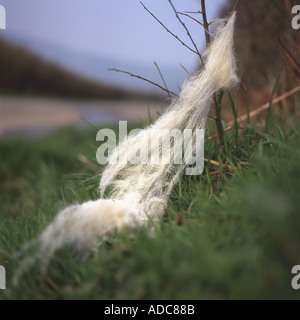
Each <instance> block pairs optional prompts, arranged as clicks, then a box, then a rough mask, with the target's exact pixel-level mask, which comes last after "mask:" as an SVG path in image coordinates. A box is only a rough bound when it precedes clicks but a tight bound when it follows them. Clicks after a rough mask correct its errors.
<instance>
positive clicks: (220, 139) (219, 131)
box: [201, 0, 224, 149]
mask: <svg viewBox="0 0 300 320" xmlns="http://www.w3.org/2000/svg"><path fill="white" fill-rule="evenodd" d="M201 11H202V17H203V25H204V31H205V40H206V47H207V48H208V47H209V46H210V41H211V39H210V34H209V29H208V28H209V23H208V21H207V16H206V8H205V0H201ZM220 107H221V106H220V105H219V104H218V101H217V95H216V93H214V94H213V108H214V113H215V118H216V120H215V124H216V130H217V139H218V143H219V144H220V149H223V147H224V128H223V125H222V120H221V115H220V112H219V110H220Z"/></svg>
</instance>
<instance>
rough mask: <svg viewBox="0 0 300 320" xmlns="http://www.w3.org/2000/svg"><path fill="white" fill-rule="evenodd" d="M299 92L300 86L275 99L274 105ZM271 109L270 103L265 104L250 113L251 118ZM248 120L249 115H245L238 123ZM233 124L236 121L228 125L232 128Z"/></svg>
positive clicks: (239, 118)
mask: <svg viewBox="0 0 300 320" xmlns="http://www.w3.org/2000/svg"><path fill="white" fill-rule="evenodd" d="M298 91H300V86H298V87H295V88H294V89H292V90H290V91H287V92H285V93H284V94H282V95H281V96H279V97H277V98H275V99H273V101H272V103H273V104H275V103H278V102H280V101H282V100H284V99H286V98H288V97H290V96H291V95H293V94H295V93H296V92H298ZM269 107H270V102H267V103H265V104H264V105H262V106H261V107H259V108H257V109H255V110H253V111H251V112H250V113H249V118H253V117H255V116H256V115H258V114H259V113H261V112H262V111H264V110H267V109H268V108H269ZM247 118H248V114H244V115H242V116H240V117H238V123H241V122H243V121H245V120H247ZM233 122H234V121H230V122H229V123H228V125H229V126H231V125H232V124H233Z"/></svg>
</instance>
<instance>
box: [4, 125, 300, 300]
mask: <svg viewBox="0 0 300 320" xmlns="http://www.w3.org/2000/svg"><path fill="white" fill-rule="evenodd" d="M268 121H269V122H268V131H266V130H264V131H260V130H259V129H258V128H257V126H256V125H251V126H247V124H246V126H247V129H245V130H242V131H239V132H237V129H234V130H231V131H228V132H226V134H225V139H226V141H225V148H226V150H225V151H224V153H220V152H219V148H218V145H217V143H216V141H214V140H210V141H207V142H206V144H205V157H206V158H209V159H213V160H215V161H218V162H219V163H224V164H225V163H226V164H229V165H230V166H231V168H232V170H231V171H230V170H223V168H222V167H221V166H220V167H216V166H214V165H212V164H207V163H206V165H205V170H204V172H203V174H202V175H201V176H197V177H189V176H182V177H181V179H180V183H179V185H178V186H176V187H175V188H174V190H173V192H172V194H171V197H170V200H169V205H168V209H167V212H166V215H165V216H164V218H163V219H162V220H161V222H160V223H159V226H155V230H156V232H155V233H154V234H151V235H149V233H148V232H146V231H145V230H135V231H133V232H132V234H131V235H129V234H127V233H123V234H116V236H115V237H113V238H111V239H109V241H108V242H107V243H106V244H105V245H103V246H101V247H100V248H99V254H98V255H97V256H91V257H90V258H88V259H86V260H84V261H80V260H79V261H78V259H76V257H75V258H74V257H73V256H72V251H71V249H70V248H65V249H63V250H61V251H60V252H58V253H57V254H56V255H55V257H54V258H53V259H52V261H51V263H50V265H49V268H48V270H47V273H46V274H45V275H41V273H40V272H39V270H38V266H35V267H33V268H32V269H30V270H29V271H28V272H27V273H26V274H24V276H23V277H22V279H21V281H20V285H19V286H18V287H14V286H13V285H12V283H11V279H12V276H13V274H14V272H15V270H16V268H17V266H18V264H19V263H20V260H19V259H16V258H13V257H12V255H13V253H15V252H16V251H18V249H20V247H21V245H22V244H24V243H25V242H26V241H28V240H30V239H33V238H34V237H36V236H37V235H38V234H39V233H40V232H41V231H42V230H43V229H44V228H45V227H46V226H47V225H48V224H49V223H50V222H51V221H52V220H53V218H54V216H55V215H56V213H57V211H58V210H59V209H60V208H62V207H63V206H65V205H68V204H71V203H74V202H83V201H85V200H87V199H95V198H97V197H98V196H99V193H98V190H97V186H98V183H99V177H97V176H95V172H94V171H93V170H92V169H90V168H89V167H88V166H86V165H84V164H82V163H81V162H80V161H79V160H78V154H83V155H85V156H86V157H88V158H89V159H91V161H93V162H94V163H95V155H96V149H97V147H98V145H97V143H96V141H95V137H96V131H95V130H93V129H90V130H87V131H81V132H78V131H76V130H72V129H66V130H63V131H60V132H57V133H55V134H53V135H51V136H49V137H45V138H42V139H36V140H26V139H8V140H2V141H0V153H1V163H0V177H1V185H0V190H1V192H0V203H1V209H0V219H1V220H0V221H1V222H0V252H1V254H0V264H1V265H4V266H5V267H6V270H7V288H8V289H7V290H5V291H0V298H3V299H279V298H284V299H288V298H291V299H298V298H299V297H300V291H295V290H293V289H292V287H291V280H292V277H293V276H292V274H291V269H292V267H293V266H294V265H296V264H300V209H299V208H300V197H299V192H300V122H299V121H296V120H285V121H284V122H283V121H280V120H278V121H275V120H274V119H269V120H268ZM211 132H212V130H211V128H209V129H208V132H207V134H208V135H209V134H210V133H211ZM214 171H220V172H219V173H217V174H213V172H214ZM179 212H180V213H182V224H181V225H178V224H177V223H176V217H177V216H178V213H179Z"/></svg>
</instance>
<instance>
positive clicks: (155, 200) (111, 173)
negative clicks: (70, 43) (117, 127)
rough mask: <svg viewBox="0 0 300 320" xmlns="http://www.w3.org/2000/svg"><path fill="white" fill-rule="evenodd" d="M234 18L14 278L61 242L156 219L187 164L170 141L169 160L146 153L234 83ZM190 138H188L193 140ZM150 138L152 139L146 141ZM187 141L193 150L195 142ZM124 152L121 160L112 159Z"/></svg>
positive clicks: (196, 124) (87, 242) (202, 116)
mask: <svg viewBox="0 0 300 320" xmlns="http://www.w3.org/2000/svg"><path fill="white" fill-rule="evenodd" d="M235 17H236V14H235V13H233V14H232V15H231V17H230V18H229V19H228V20H225V19H224V20H219V21H218V24H217V27H215V28H214V29H215V33H214V34H213V37H214V40H213V41H212V43H211V45H210V46H209V48H208V49H207V50H206V51H205V52H204V54H203V57H204V61H205V63H204V67H203V68H202V70H201V71H200V72H198V73H197V74H196V75H195V76H193V77H192V78H191V79H189V80H188V81H186V82H185V83H184V84H183V87H182V90H181V93H180V96H179V98H178V99H177V100H175V101H173V102H172V104H171V105H170V106H169V108H168V109H167V110H166V111H165V113H164V114H163V115H162V116H161V117H160V118H159V119H158V120H157V121H156V122H155V123H154V124H152V125H150V126H149V127H147V128H145V129H144V130H142V131H140V132H139V133H138V134H136V135H134V136H129V137H128V138H127V139H126V140H124V141H123V142H121V143H120V144H119V145H118V146H117V147H116V148H115V149H114V151H113V153H112V155H111V157H110V162H109V164H108V165H107V167H106V169H105V171H104V172H103V175H102V178H101V182H100V192H101V199H99V200H96V201H88V202H86V203H83V204H81V205H73V206H70V207H68V208H66V209H64V210H63V211H61V212H60V213H59V214H58V215H57V217H56V218H55V219H54V221H53V222H52V223H51V224H50V225H49V226H48V227H47V228H46V229H45V231H44V232H43V233H42V234H41V235H40V236H39V237H38V238H37V239H36V240H35V241H34V242H33V243H31V244H30V245H29V247H32V246H33V245H34V246H36V244H38V246H37V248H36V251H35V253H34V254H33V255H32V256H31V257H29V258H27V259H25V261H23V263H22V267H21V268H20V269H19V270H18V272H17V275H16V279H17V278H18V277H19V275H20V274H22V273H23V272H24V271H25V269H26V268H28V266H29V265H32V264H33V263H39V264H40V266H41V268H42V270H45V269H46V267H47V264H48V262H49V260H50V259H51V257H52V256H53V254H54V253H55V252H56V251H57V250H59V249H61V248H62V247H64V246H65V245H71V246H72V247H73V248H74V250H75V251H77V252H85V251H86V250H88V248H89V247H90V246H91V245H96V244H99V243H100V240H99V239H101V237H102V239H103V237H105V236H107V235H110V234H113V232H114V230H116V229H118V230H121V229H123V228H134V227H141V226H146V225H147V222H148V219H149V217H150V218H151V219H154V220H155V219H157V218H159V217H161V216H162V215H163V213H164V211H165V208H166V205H167V201H168V197H169V195H170V193H171V190H172V188H173V186H174V185H175V184H176V183H177V182H178V178H179V176H180V174H181V173H182V172H183V170H184V169H185V167H186V164H185V163H183V164H174V159H175V157H176V156H178V155H179V153H181V152H182V148H181V147H178V144H176V143H173V144H172V145H171V158H170V161H168V162H166V163H163V161H160V162H159V164H157V165H154V164H151V161H148V160H149V157H150V154H151V153H153V152H155V151H160V152H161V143H163V142H164V140H165V139H169V136H168V135H166V136H162V138H161V140H162V141H159V140H158V139H154V138H155V137H156V135H157V132H158V131H157V130H161V129H167V130H168V131H171V130H172V129H179V130H184V129H193V131H192V132H193V135H194V134H195V131H196V130H195V129H204V128H205V124H206V120H207V115H208V112H209V109H210V104H211V97H212V95H213V94H214V93H216V92H217V91H218V90H220V89H222V88H226V89H230V88H232V87H234V86H236V85H237V84H238V82H239V79H238V77H237V74H236V64H235V56H234V50H233V32H234V23H235ZM151 138H153V139H151ZM194 139H195V136H192V141H193V140H194ZM149 141H151V142H153V141H156V142H154V143H151V144H148V142H149ZM143 145H148V146H151V147H147V148H140V149H139V152H140V154H139V163H137V164H132V163H131V161H130V159H133V158H134V157H136V150H137V146H143ZM192 145H193V148H194V147H195V144H194V143H193V144H192ZM125 154H126V155H127V160H128V161H126V163H123V164H122V161H121V162H120V161H113V160H117V159H118V157H119V155H125ZM162 158H163V155H162ZM186 163H188V161H186ZM108 186H110V187H111V188H112V190H111V192H110V194H109V198H108V199H104V198H103V197H104V192H105V191H106V189H107V187H108Z"/></svg>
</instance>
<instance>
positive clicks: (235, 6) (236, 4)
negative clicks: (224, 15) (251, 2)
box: [231, 0, 239, 15]
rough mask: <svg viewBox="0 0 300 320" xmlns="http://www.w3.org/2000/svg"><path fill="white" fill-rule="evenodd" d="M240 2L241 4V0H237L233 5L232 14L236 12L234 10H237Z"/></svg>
mask: <svg viewBox="0 0 300 320" xmlns="http://www.w3.org/2000/svg"><path fill="white" fill-rule="evenodd" d="M238 4H239V0H236V2H235V5H234V7H233V9H232V12H231V15H232V14H233V13H234V11H235V10H236V8H237V6H238Z"/></svg>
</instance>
